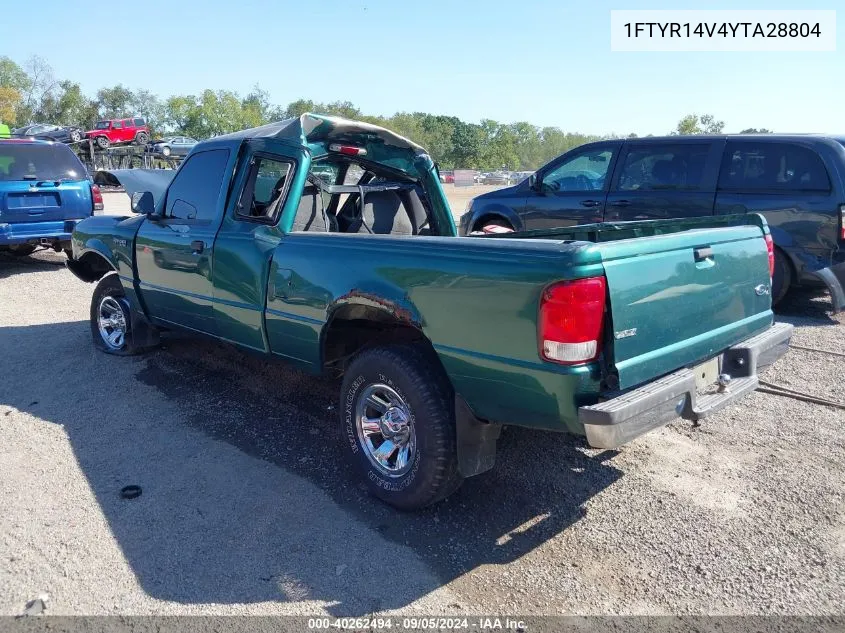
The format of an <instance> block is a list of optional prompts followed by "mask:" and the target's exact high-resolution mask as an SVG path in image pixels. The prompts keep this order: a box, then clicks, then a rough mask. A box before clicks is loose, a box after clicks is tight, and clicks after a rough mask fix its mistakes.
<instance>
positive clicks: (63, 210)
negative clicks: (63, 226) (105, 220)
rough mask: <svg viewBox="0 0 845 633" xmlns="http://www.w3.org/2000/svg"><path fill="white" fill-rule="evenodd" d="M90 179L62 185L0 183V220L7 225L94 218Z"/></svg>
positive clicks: (49, 183) (50, 183) (24, 182)
mask: <svg viewBox="0 0 845 633" xmlns="http://www.w3.org/2000/svg"><path fill="white" fill-rule="evenodd" d="M92 208H93V207H92V203H91V190H90V186H89V184H88V181H87V180H84V181H75V182H62V183H60V184H59V185H58V186H57V185H56V184H55V183H54V182H45V183H42V182H38V183H35V182H26V181H23V182H21V181H18V182H8V181H7V182H0V220H1V221H3V222H5V223H10V224H16V223H19V222H51V221H56V220H76V219H79V218H86V217H88V216H89V215H91V209H92Z"/></svg>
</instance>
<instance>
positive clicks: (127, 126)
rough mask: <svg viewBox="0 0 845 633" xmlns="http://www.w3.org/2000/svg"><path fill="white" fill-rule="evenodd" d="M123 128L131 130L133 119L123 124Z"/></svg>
mask: <svg viewBox="0 0 845 633" xmlns="http://www.w3.org/2000/svg"><path fill="white" fill-rule="evenodd" d="M123 127H125V128H130V127H132V119H126V120H125V121H124V122H123Z"/></svg>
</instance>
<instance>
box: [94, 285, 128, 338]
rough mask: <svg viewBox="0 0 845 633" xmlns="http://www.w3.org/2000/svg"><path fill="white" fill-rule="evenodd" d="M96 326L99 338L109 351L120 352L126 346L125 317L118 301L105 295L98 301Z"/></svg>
mask: <svg viewBox="0 0 845 633" xmlns="http://www.w3.org/2000/svg"><path fill="white" fill-rule="evenodd" d="M97 326H98V327H99V329H100V336H101V337H102V338H103V343H105V344H106V345H107V346H108V347H109V348H110V349H113V350H120V349H123V346H124V345H126V330H127V324H126V317H125V316H124V313H123V308H121V306H120V303H119V302H118V300H117V299H116V298H115V297H113V296H111V295H106V296H105V297H103V299H102V300H101V301H100V307H99V310H98V315H97Z"/></svg>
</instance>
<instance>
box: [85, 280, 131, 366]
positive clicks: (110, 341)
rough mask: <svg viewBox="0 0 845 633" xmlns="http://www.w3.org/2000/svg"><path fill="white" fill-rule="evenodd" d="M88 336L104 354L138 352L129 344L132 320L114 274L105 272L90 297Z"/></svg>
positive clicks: (128, 354) (126, 354) (116, 354)
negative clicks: (89, 330)
mask: <svg viewBox="0 0 845 633" xmlns="http://www.w3.org/2000/svg"><path fill="white" fill-rule="evenodd" d="M90 316H91V336H92V338H93V341H94V347H96V348H97V349H99V350H100V351H102V352H105V353H106V354H114V355H115V356H131V355H132V354H137V353H138V352H140V351H143V350H141V349H140V348H138V347H136V346H135V345H134V344H133V342H132V320H131V314H130V309H129V302H128V301H127V300H126V293H125V292H124V291H123V286H122V285H121V283H120V279H118V277H117V274H116V273H109V274H108V275H106V276H105V277H103V278H102V279H100V282H99V283H98V284H97V287H96V288H94V295H93V296H92V297H91V314H90Z"/></svg>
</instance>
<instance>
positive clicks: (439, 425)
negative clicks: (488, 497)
mask: <svg viewBox="0 0 845 633" xmlns="http://www.w3.org/2000/svg"><path fill="white" fill-rule="evenodd" d="M449 394H450V389H449V386H448V383H447V379H446V377H445V376H444V375H443V372H442V369H441V368H440V367H439V366H438V364H437V361H436V359H435V358H432V357H431V356H430V353H429V352H428V351H427V350H426V349H425V348H422V347H421V346H418V345H391V346H385V347H375V348H369V349H365V350H363V351H362V352H360V353H359V354H358V355H357V356H356V357H355V359H354V360H353V361H352V363H351V364H350V365H349V368H348V370H347V371H346V374H345V376H344V379H343V386H342V388H341V397H340V417H341V423H342V428H343V435H344V449H345V452H346V454H347V456H348V458H349V459H350V460H351V462H352V464H353V467H354V468H355V469H356V470H357V471H358V472H359V473H360V474H361V475H362V477H363V481H364V483H365V484H366V486H367V488H368V490H369V491H370V492H371V493H372V494H373V495H374V496H376V497H378V498H379V499H381V500H382V501H385V502H386V503H388V504H390V505H392V506H394V507H396V508H399V509H401V510H417V509H420V508H424V507H426V506H428V505H431V504H433V503H436V502H437V501H440V500H441V499H443V498H445V497H447V496H448V495H449V494H451V493H452V492H454V491H455V490H457V488H458V487H459V486H460V485H461V482H462V481H463V478H462V477H461V475H460V473H459V471H458V461H457V448H456V440H455V414H454V408H453V407H452V406H451V399H450V397H449Z"/></svg>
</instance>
